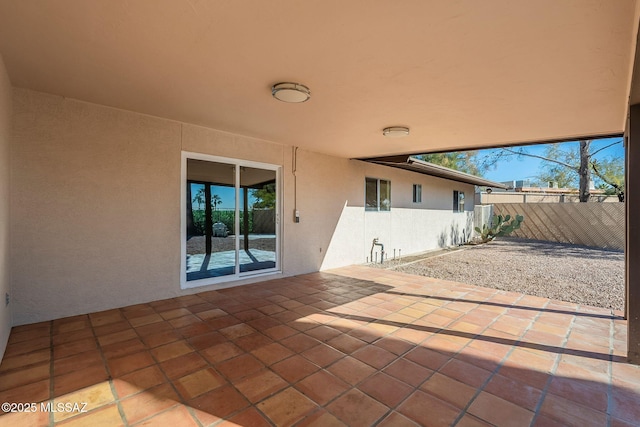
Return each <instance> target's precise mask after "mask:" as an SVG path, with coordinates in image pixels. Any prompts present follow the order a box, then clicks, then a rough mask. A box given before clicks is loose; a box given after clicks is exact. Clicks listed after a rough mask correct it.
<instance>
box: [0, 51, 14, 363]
mask: <svg viewBox="0 0 640 427" xmlns="http://www.w3.org/2000/svg"><path fill="white" fill-rule="evenodd" d="M11 105H12V96H11V83H10V82H9V76H8V75H7V71H6V69H5V67H4V62H3V61H2V57H1V56H0V359H1V358H2V355H3V354H4V350H5V349H6V346H7V340H8V339H9V333H10V332H11V308H12V305H11V304H10V305H6V304H5V301H4V296H5V294H7V293H9V294H10V289H9V225H10V224H9V138H10V137H11V108H12V107H11Z"/></svg>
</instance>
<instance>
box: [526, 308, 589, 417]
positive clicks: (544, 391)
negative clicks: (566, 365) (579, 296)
mask: <svg viewBox="0 0 640 427" xmlns="http://www.w3.org/2000/svg"><path fill="white" fill-rule="evenodd" d="M576 311H578V308H577V307H576ZM576 319H577V315H576V314H574V315H573V316H572V319H571V323H569V326H568V327H567V333H566V334H565V337H564V340H563V342H562V348H563V349H566V347H567V343H568V342H569V335H571V332H572V330H573V325H574V324H575V322H576ZM561 360H562V353H561V354H558V357H557V359H556V361H555V363H554V364H553V366H552V367H551V370H550V372H549V374H550V375H549V378H548V379H547V383H546V384H545V386H544V388H543V389H542V394H541V395H540V401H539V402H538V404H537V405H536V408H535V412H534V414H533V419H532V420H531V424H530V426H531V427H533V426H534V425H535V422H536V420H537V419H538V416H539V415H540V409H541V408H542V404H543V403H544V401H545V399H546V398H547V393H548V392H549V388H550V387H551V382H552V381H553V379H554V378H555V375H556V370H557V369H558V365H560V361H561Z"/></svg>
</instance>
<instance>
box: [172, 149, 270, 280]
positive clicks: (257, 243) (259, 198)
mask: <svg viewBox="0 0 640 427" xmlns="http://www.w3.org/2000/svg"><path fill="white" fill-rule="evenodd" d="M185 156H186V155H185ZM195 156H197V157H198V158H197V159H196V158H186V162H185V166H184V167H186V182H185V185H186V188H185V190H186V191H185V193H186V209H185V211H183V214H184V217H185V223H184V227H185V228H184V230H185V241H184V244H183V246H184V248H185V253H184V254H183V256H184V258H183V259H184V261H185V269H186V272H185V274H186V282H194V281H198V280H207V279H212V278H213V279H215V278H222V277H232V276H238V277H240V276H244V275H249V274H254V273H256V272H263V271H269V270H276V269H277V268H278V224H277V223H278V221H277V218H278V196H277V194H278V183H277V168H276V167H272V168H271V169H270V168H269V167H268V166H267V167H265V168H262V167H259V166H261V165H259V166H256V165H257V164H248V162H246V163H243V162H234V163H232V162H233V161H232V160H230V161H229V162H228V163H227V162H225V160H226V159H223V160H221V161H209V160H204V158H207V157H208V156H201V155H195ZM183 277H184V276H183ZM211 282H212V281H211V280H207V282H206V283H205V282H203V283H202V284H203V285H204V284H209V283H211ZM195 285H196V286H198V285H200V284H195Z"/></svg>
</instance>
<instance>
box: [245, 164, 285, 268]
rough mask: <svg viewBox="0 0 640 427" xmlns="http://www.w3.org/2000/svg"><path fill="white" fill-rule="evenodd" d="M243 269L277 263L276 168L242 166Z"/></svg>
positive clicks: (266, 266)
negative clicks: (274, 169)
mask: <svg viewBox="0 0 640 427" xmlns="http://www.w3.org/2000/svg"><path fill="white" fill-rule="evenodd" d="M240 194H241V195H242V201H241V203H240V236H239V238H240V253H239V259H240V272H246V271H256V270H264V269H269V268H275V267H276V171H273V170H265V169H258V168H250V167H242V168H240Z"/></svg>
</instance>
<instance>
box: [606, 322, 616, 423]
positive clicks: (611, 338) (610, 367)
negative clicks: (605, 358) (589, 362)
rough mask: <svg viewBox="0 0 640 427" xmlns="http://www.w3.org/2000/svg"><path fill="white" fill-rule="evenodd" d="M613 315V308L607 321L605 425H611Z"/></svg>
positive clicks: (613, 349)
mask: <svg viewBox="0 0 640 427" xmlns="http://www.w3.org/2000/svg"><path fill="white" fill-rule="evenodd" d="M615 330H616V328H615V316H614V313H613V310H612V311H611V321H610V323H609V363H608V364H607V365H608V366H607V367H608V371H609V372H608V374H609V384H607V427H611V423H612V422H613V420H612V418H613V417H612V415H611V413H612V412H613V354H614V351H615V343H614V339H613V335H614V334H615Z"/></svg>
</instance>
